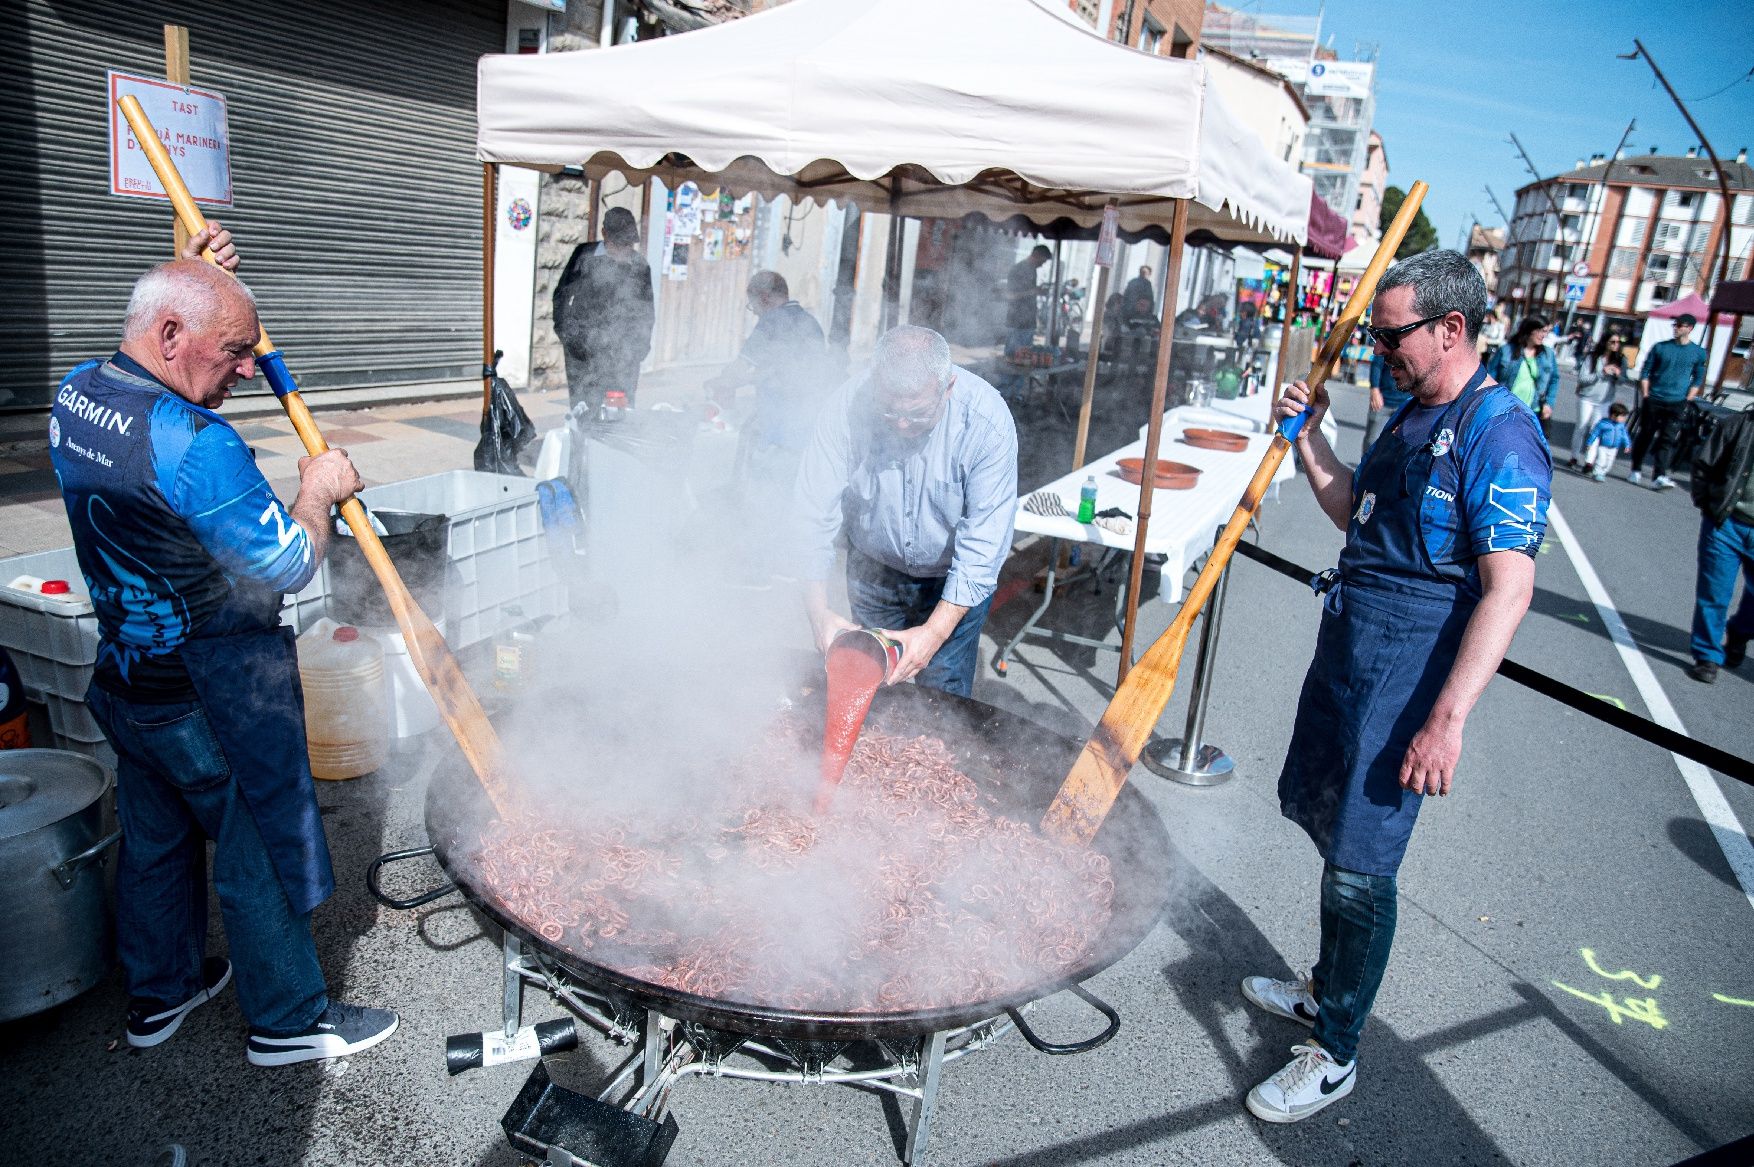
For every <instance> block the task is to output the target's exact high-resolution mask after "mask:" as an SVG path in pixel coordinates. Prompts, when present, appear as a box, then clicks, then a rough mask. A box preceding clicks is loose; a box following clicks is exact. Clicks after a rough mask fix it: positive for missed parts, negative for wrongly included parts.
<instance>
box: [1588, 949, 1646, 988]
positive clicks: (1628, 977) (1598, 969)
mask: <svg viewBox="0 0 1754 1167" xmlns="http://www.w3.org/2000/svg"><path fill="white" fill-rule="evenodd" d="M1578 952H1579V953H1580V954H1582V956H1583V962H1584V963H1585V964H1587V965H1589V966H1590V971H1591V972H1593V973H1595V974H1596V975H1597V976H1599V977H1601V978H1602V979H1603V980H1605V981H1631V982H1632V983H1633V984H1635V985H1637V986H1638V987H1639V988H1641V989H1644V990H1646V991H1649V990H1651V989H1654V988H1656V987H1657V986H1658V985H1660V984H1662V983H1663V978H1662V977H1660V976H1649V977H1641V976H1639V975H1638V974H1637V973H1635V972H1633V971H1632V970H1631V969H1621V970H1620V971H1619V972H1609V971H1608V970H1607V969H1605V968H1603V967H1602V966H1601V965H1599V964H1597V963H1596V954H1595V951H1594V950H1593V949H1589V948H1580V949H1578Z"/></svg>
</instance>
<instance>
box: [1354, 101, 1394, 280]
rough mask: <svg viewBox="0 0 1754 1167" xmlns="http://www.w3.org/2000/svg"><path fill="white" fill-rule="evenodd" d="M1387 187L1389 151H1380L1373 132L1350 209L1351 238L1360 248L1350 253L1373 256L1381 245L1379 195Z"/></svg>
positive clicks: (1381, 148) (1380, 196) (1379, 143)
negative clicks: (1377, 246)
mask: <svg viewBox="0 0 1754 1167" xmlns="http://www.w3.org/2000/svg"><path fill="white" fill-rule="evenodd" d="M1388 185H1389V156H1388V152H1387V151H1385V150H1384V149H1383V142H1382V135H1381V134H1379V133H1377V132H1376V131H1375V130H1372V131H1370V138H1369V145H1368V147H1367V149H1366V151H1365V156H1364V170H1363V171H1362V172H1361V173H1360V174H1359V176H1358V196H1357V199H1356V201H1355V204H1354V206H1353V210H1352V238H1354V239H1356V240H1358V244H1359V245H1358V247H1357V248H1355V249H1354V251H1353V252H1352V253H1351V254H1360V255H1363V256H1365V257H1367V258H1368V257H1369V256H1371V255H1373V254H1375V252H1376V245H1377V244H1378V243H1381V242H1382V196H1383V191H1385V190H1387V189H1388ZM1361 266H1362V265H1361Z"/></svg>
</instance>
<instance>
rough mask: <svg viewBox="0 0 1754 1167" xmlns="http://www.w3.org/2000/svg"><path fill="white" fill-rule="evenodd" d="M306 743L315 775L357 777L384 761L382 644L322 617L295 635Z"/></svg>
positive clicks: (385, 711) (386, 747)
mask: <svg viewBox="0 0 1754 1167" xmlns="http://www.w3.org/2000/svg"><path fill="white" fill-rule="evenodd" d="M298 678H299V681H300V683H301V684H302V685H303V687H304V695H305V744H306V746H308V747H309V749H310V755H311V773H312V774H313V775H315V776H316V777H318V778H326V779H330V780H339V779H343V778H358V777H359V776H360V775H361V774H369V773H371V772H372V771H373V770H376V769H377V768H378V767H379V766H382V765H383V764H384V760H385V759H386V758H387V757H388V756H389V750H390V722H389V707H388V698H387V690H386V687H385V682H384V646H383V645H381V644H379V643H378V642H377V641H376V640H374V639H372V638H371V637H369V636H362V635H360V632H359V629H357V628H355V627H353V626H352V625H350V624H337V623H335V621H333V620H331V619H329V618H328V617H327V616H325V617H324V618H323V619H321V620H318V621H317V622H316V623H315V624H313V625H312V626H311V628H310V630H309V631H307V632H306V633H305V634H304V635H302V636H300V637H299V638H298Z"/></svg>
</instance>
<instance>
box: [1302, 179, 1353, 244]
mask: <svg viewBox="0 0 1754 1167" xmlns="http://www.w3.org/2000/svg"><path fill="white" fill-rule="evenodd" d="M1350 228H1351V224H1350V223H1348V222H1347V221H1346V220H1345V219H1343V218H1341V217H1340V213H1339V212H1338V211H1336V210H1334V209H1333V208H1332V207H1330V206H1328V204H1327V203H1324V202H1323V201H1322V200H1321V196H1319V195H1317V194H1316V193H1315V191H1313V190H1312V191H1310V192H1309V244H1308V246H1309V250H1310V254H1312V255H1319V256H1321V257H1322V258H1323V259H1339V258H1340V257H1341V256H1343V255H1345V254H1346V253H1347V252H1348V251H1351V250H1352V249H1353V248H1354V247H1357V246H1358V241H1357V240H1356V239H1354V238H1352V235H1351V233H1350Z"/></svg>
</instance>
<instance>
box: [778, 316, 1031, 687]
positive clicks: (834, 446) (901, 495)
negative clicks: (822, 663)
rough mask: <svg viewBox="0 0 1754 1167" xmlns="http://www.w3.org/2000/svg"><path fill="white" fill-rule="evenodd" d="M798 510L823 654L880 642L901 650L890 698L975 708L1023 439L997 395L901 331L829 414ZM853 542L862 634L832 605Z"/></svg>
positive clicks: (943, 351)
mask: <svg viewBox="0 0 1754 1167" xmlns="http://www.w3.org/2000/svg"><path fill="white" fill-rule="evenodd" d="M797 506H798V516H799V521H800V526H801V535H802V539H803V552H804V561H803V567H802V575H803V580H804V588H805V611H806V613H807V614H808V616H809V617H810V625H811V629H812V631H813V632H814V633H815V637H816V645H817V647H818V648H819V649H821V650H823V651H825V652H826V651H827V649H828V646H829V644H830V642H832V641H833V640H834V638H835V637H836V636H838V635H839V634H840V633H841V632H843V631H845V630H847V629H849V628H858V627H861V626H864V627H869V628H880V629H882V630H884V631H885V632H887V633H888V634H889V635H890V636H892V637H894V638H895V639H896V640H898V641H900V642H901V645H902V657H901V660H900V662H899V663H898V664H897V665H896V667H895V670H894V672H893V673H892V675H891V677H890V683H891V684H895V683H898V682H901V681H905V680H908V679H910V678H914V677H917V678H918V680H919V683H920V684H922V685H926V686H929V687H931V688H934V689H942V690H943V691H945V692H947V693H955V694H958V695H960V696H963V697H966V696H969V695H970V693H972V692H973V689H974V670H975V663H976V658H977V656H978V650H979V647H980V631H981V625H982V623H984V622H985V620H986V618H987V609H988V608H989V607H990V606H991V605H992V601H993V591H994V589H995V588H996V587H997V585H998V581H999V568H1000V567H1001V566H1002V565H1003V564H1004V562H1005V558H1006V556H1008V555H1009V554H1010V553H1011V530H1012V528H1011V522H1012V518H1013V515H1014V513H1015V511H1016V508H1017V430H1016V427H1015V426H1014V425H1013V424H1012V421H1011V413H1010V411H1009V410H1008V409H1007V408H1006V407H1005V402H1004V399H1003V398H1001V397H1000V396H999V393H998V390H996V389H994V388H993V387H992V386H991V385H989V384H987V383H986V382H985V381H983V380H981V379H980V378H979V377H977V376H975V375H974V374H973V373H971V372H969V371H968V370H967V369H963V368H959V367H957V366H955V365H953V364H951V362H950V346H949V345H948V344H946V343H945V341H944V338H943V337H941V336H939V335H938V334H937V333H936V332H933V331H932V330H931V329H929V328H917V327H914V326H911V325H904V326H903V327H900V328H895V329H891V330H890V331H889V332H887V333H885V334H884V335H883V336H882V337H881V338H880V339H879V340H878V342H877V351H876V353H875V354H874V356H873V359H872V367H871V369H870V371H869V372H867V373H865V374H862V375H860V376H858V377H855V378H854V379H853V380H852V381H850V382H848V383H847V384H846V385H845V386H843V387H842V388H841V389H840V390H839V392H837V393H836V394H835V396H834V397H833V398H832V399H831V400H830V401H829V402H828V404H827V405H826V406H825V407H824V409H823V412H822V416H821V418H820V419H819V421H818V424H817V427H816V432H815V434H814V435H813V437H812V439H811V442H810V445H809V447H808V449H807V450H806V451H805V453H804V461H803V464H802V466H801V467H800V468H799V472H798V487H797ZM843 534H844V535H845V537H846V543H847V595H848V598H849V600H850V601H851V606H852V616H853V619H852V620H848V619H846V618H845V617H843V616H841V615H840V614H839V613H837V612H835V611H834V610H833V609H832V608H831V607H829V603H828V576H829V573H830V572H831V571H833V569H834V560H835V544H836V542H837V540H838V539H839V538H840V537H841V536H842V535H843ZM855 621H856V623H855Z"/></svg>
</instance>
